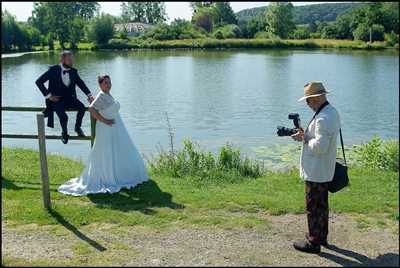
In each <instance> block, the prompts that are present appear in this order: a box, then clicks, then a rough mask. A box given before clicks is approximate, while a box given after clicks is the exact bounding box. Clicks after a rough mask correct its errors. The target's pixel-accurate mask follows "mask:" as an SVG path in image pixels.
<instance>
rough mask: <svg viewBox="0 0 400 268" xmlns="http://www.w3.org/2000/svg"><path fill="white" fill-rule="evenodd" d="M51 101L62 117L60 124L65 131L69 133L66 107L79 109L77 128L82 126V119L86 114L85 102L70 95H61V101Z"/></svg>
mask: <svg viewBox="0 0 400 268" xmlns="http://www.w3.org/2000/svg"><path fill="white" fill-rule="evenodd" d="M51 103H52V106H53V110H54V111H55V112H56V114H57V116H58V118H59V119H60V124H61V128H62V131H63V132H65V133H68V129H67V125H68V115H67V113H66V112H65V109H71V108H72V109H78V114H77V115H76V122H75V128H79V127H81V126H82V119H83V116H84V115H85V105H83V103H82V102H80V101H79V100H78V99H77V98H75V97H69V96H68V97H61V98H60V100H59V101H56V102H51Z"/></svg>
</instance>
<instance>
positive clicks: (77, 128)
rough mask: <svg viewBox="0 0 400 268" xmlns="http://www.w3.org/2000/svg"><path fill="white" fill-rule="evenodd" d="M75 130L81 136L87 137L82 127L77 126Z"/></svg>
mask: <svg viewBox="0 0 400 268" xmlns="http://www.w3.org/2000/svg"><path fill="white" fill-rule="evenodd" d="M75 132H76V133H77V134H78V136H79V137H85V133H83V130H82V129H81V128H80V127H75Z"/></svg>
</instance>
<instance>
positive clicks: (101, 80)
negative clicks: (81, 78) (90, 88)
mask: <svg viewBox="0 0 400 268" xmlns="http://www.w3.org/2000/svg"><path fill="white" fill-rule="evenodd" d="M106 78H108V79H110V76H109V75H108V74H103V75H99V76H98V77H97V82H99V84H101V83H103V81H104V80H105V79H106Z"/></svg>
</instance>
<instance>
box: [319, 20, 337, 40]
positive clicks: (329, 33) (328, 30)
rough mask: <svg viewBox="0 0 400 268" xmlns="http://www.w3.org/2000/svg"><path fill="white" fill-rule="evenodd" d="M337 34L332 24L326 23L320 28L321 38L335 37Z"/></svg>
mask: <svg viewBox="0 0 400 268" xmlns="http://www.w3.org/2000/svg"><path fill="white" fill-rule="evenodd" d="M337 35H338V34H337V28H336V26H335V25H334V24H328V25H326V26H325V27H324V28H322V32H321V37H322V38H323V39H336V38H337Z"/></svg>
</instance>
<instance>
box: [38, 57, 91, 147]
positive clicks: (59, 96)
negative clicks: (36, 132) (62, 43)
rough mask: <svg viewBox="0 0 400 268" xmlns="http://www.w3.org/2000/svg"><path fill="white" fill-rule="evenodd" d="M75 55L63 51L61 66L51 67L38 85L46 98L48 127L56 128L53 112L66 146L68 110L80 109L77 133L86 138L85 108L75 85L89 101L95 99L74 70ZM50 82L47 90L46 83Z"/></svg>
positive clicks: (76, 125)
mask: <svg viewBox="0 0 400 268" xmlns="http://www.w3.org/2000/svg"><path fill="white" fill-rule="evenodd" d="M72 64H73V55H72V52H71V51H63V52H62V53H61V61H60V64H56V65H53V66H50V68H49V70H47V71H46V72H45V73H44V74H42V75H41V76H40V77H39V78H38V79H37V80H36V85H37V86H38V87H39V89H40V91H41V92H42V94H43V96H45V98H46V109H45V110H44V111H43V113H44V115H45V117H48V119H47V126H48V127H54V121H53V120H54V119H53V112H54V111H55V112H56V114H57V116H58V118H59V119H60V124H61V128H62V133H61V136H62V137H61V140H62V142H63V143H64V144H66V143H67V142H68V137H69V135H68V129H67V123H68V116H67V113H66V112H65V110H66V109H68V108H73V109H78V114H77V116H76V122H75V131H76V133H77V134H78V136H81V137H83V136H85V134H84V133H83V131H82V129H81V125H82V119H83V116H84V115H85V106H84V105H83V103H82V102H80V101H79V100H78V97H77V95H76V90H75V85H78V87H79V88H80V89H81V90H82V91H83V92H84V93H85V94H86V95H87V96H88V101H89V102H92V101H93V100H94V97H93V96H92V94H91V93H90V90H89V89H88V87H87V86H86V85H85V83H84V82H83V81H82V79H81V78H80V77H79V75H78V71H77V70H76V69H75V68H72ZM46 81H49V86H48V88H46V87H45V86H44V83H45V82H46Z"/></svg>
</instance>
